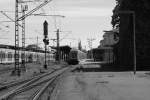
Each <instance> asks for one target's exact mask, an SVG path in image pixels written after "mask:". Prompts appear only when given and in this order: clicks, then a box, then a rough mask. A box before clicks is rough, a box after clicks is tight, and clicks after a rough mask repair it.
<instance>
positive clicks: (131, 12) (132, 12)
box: [119, 11, 136, 75]
mask: <svg viewBox="0 0 150 100" xmlns="http://www.w3.org/2000/svg"><path fill="white" fill-rule="evenodd" d="M119 13H120V14H132V17H133V53H134V55H133V56H134V58H133V59H134V69H133V73H134V75H135V74H136V36H135V12H134V11H119Z"/></svg>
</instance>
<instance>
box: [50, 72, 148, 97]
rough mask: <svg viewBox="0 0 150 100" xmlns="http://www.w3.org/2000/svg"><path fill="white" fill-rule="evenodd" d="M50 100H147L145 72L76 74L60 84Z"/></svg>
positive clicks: (69, 75) (71, 74) (65, 78)
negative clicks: (134, 73)
mask: <svg viewBox="0 0 150 100" xmlns="http://www.w3.org/2000/svg"><path fill="white" fill-rule="evenodd" d="M52 100H150V76H149V75H146V74H145V72H138V73H137V75H136V76H134V75H133V72H96V73H94V72H91V73H90V72H75V73H69V74H68V75H66V77H64V78H63V79H62V80H60V82H59V84H58V85H57V88H56V89H55V91H54V93H53V98H52Z"/></svg>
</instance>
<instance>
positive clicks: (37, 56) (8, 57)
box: [0, 44, 55, 64]
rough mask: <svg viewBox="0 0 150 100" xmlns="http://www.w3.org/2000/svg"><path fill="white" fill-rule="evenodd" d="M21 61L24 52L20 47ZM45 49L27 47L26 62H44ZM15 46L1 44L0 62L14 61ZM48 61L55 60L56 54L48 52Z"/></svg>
mask: <svg viewBox="0 0 150 100" xmlns="http://www.w3.org/2000/svg"><path fill="white" fill-rule="evenodd" d="M19 50H20V51H19V62H21V57H22V52H23V51H21V48H19ZM44 52H45V51H43V50H29V49H25V62H36V61H37V62H39V63H44V57H45V53H44ZM14 55H15V47H14V46H10V45H1V44H0V64H9V63H14V62H15V59H14ZM47 61H55V54H54V53H52V52H47Z"/></svg>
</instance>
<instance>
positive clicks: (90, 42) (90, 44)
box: [87, 38, 95, 59]
mask: <svg viewBox="0 0 150 100" xmlns="http://www.w3.org/2000/svg"><path fill="white" fill-rule="evenodd" d="M94 40H95V39H94V38H88V39H87V41H88V45H89V48H90V57H91V59H93V50H92V49H93V48H92V42H93V41H94Z"/></svg>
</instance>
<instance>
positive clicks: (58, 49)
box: [56, 29, 60, 62]
mask: <svg viewBox="0 0 150 100" xmlns="http://www.w3.org/2000/svg"><path fill="white" fill-rule="evenodd" d="M56 37H57V52H56V61H58V62H59V61H60V47H59V29H57V31H56Z"/></svg>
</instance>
